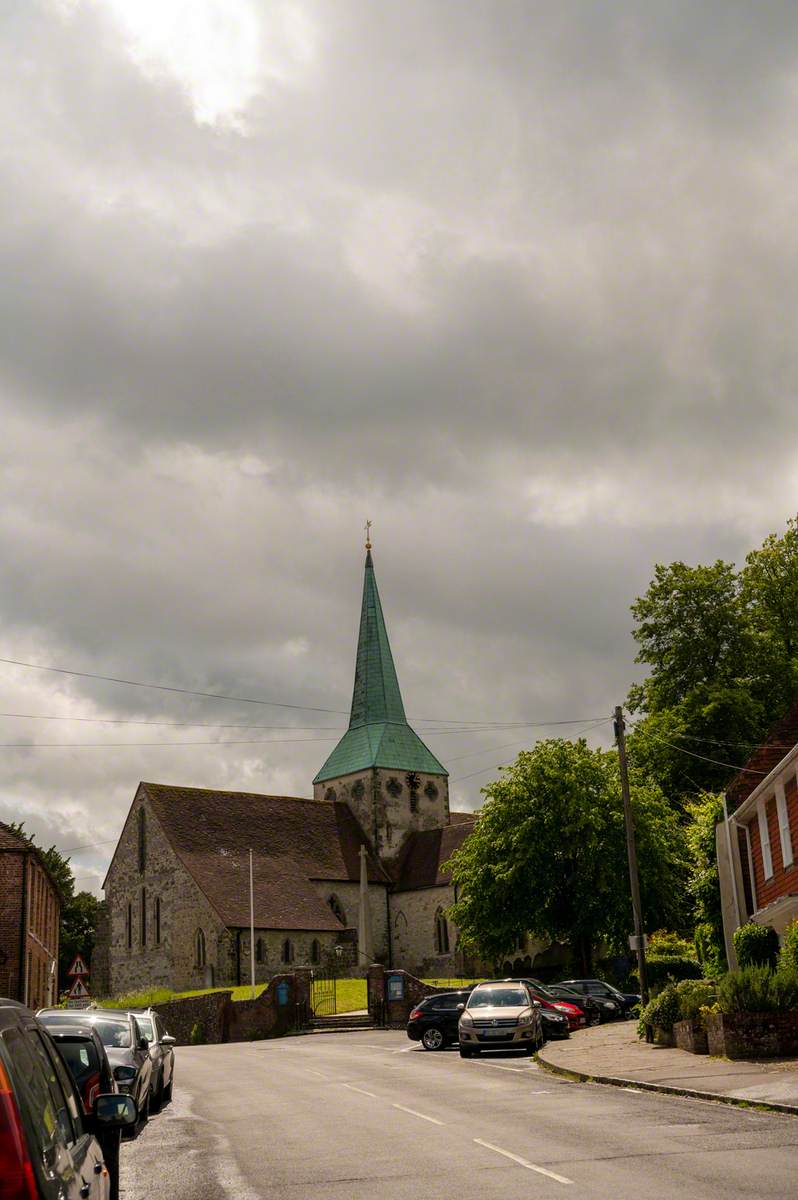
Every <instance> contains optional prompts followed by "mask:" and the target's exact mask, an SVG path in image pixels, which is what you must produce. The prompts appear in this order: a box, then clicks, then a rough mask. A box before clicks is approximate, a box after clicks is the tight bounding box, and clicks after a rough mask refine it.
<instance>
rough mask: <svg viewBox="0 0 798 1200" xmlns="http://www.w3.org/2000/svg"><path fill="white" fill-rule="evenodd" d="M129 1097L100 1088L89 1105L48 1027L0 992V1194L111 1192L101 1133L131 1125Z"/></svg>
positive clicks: (39, 1197) (58, 1198)
mask: <svg viewBox="0 0 798 1200" xmlns="http://www.w3.org/2000/svg"><path fill="white" fill-rule="evenodd" d="M137 1116H138V1113H137V1110H136V1105H135V1102H134V1100H133V1099H132V1097H130V1096H123V1095H121V1094H120V1093H119V1092H115V1093H110V1094H108V1095H105V1094H102V1093H100V1094H98V1095H97V1096H95V1098H94V1103H93V1107H92V1111H91V1113H86V1112H84V1110H83V1105H82V1103H81V1098H80V1093H79V1092H78V1090H77V1088H76V1087H75V1084H74V1082H73V1079H72V1076H71V1075H70V1073H69V1071H68V1070H67V1068H66V1066H65V1064H64V1061H63V1059H62V1057H61V1055H60V1053H59V1051H58V1049H57V1048H56V1045H55V1043H54V1042H53V1040H52V1038H51V1037H50V1035H49V1033H48V1032H47V1030H46V1029H45V1028H44V1027H43V1026H42V1025H41V1024H40V1023H39V1022H38V1021H37V1020H36V1017H35V1016H34V1014H33V1013H32V1012H31V1011H30V1009H27V1008H25V1007H24V1006H23V1005H21V1004H18V1003H17V1002H16V1001H14V1000H3V999H0V1194H2V1196H3V1200H110V1195H111V1176H110V1173H109V1170H108V1165H107V1163H106V1161H105V1159H104V1156H103V1151H102V1148H101V1146H100V1142H99V1140H98V1135H101V1133H103V1132H106V1131H110V1130H119V1129H123V1128H129V1127H131V1126H133V1125H134V1124H135V1122H136V1119H137Z"/></svg>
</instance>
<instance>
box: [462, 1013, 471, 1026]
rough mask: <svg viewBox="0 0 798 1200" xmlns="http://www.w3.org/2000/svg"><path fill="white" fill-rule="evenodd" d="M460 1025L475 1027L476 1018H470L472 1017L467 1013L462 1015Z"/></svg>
mask: <svg viewBox="0 0 798 1200" xmlns="http://www.w3.org/2000/svg"><path fill="white" fill-rule="evenodd" d="M460 1024H461V1025H473V1024H474V1018H473V1017H470V1016H469V1015H468V1013H467V1012H464V1013H461V1015H460Z"/></svg>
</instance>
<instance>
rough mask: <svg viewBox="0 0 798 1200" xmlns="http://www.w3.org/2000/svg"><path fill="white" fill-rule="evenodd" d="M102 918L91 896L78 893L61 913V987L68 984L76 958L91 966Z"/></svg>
mask: <svg viewBox="0 0 798 1200" xmlns="http://www.w3.org/2000/svg"><path fill="white" fill-rule="evenodd" d="M99 916H100V901H99V900H98V899H97V897H96V896H93V895H92V893H91V892H78V893H77V895H75V896H73V898H72V899H71V900H70V902H69V904H67V905H65V906H64V908H63V910H62V912H61V942H60V947H59V953H58V976H59V981H60V986H61V987H62V988H63V987H66V986H67V985H68V983H69V977H68V976H67V971H68V970H69V968H70V966H71V965H72V962H73V960H74V958H75V955H76V954H81V955H83V956H84V958H85V959H86V960H87V962H89V963H90V962H91V956H92V952H93V950H94V943H95V941H96V938H97V922H98V920H99Z"/></svg>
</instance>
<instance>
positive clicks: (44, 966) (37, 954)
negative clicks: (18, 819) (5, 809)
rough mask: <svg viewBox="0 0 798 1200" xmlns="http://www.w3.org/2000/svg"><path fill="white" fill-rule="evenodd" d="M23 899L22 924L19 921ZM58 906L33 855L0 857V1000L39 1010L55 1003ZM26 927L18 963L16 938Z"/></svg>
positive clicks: (22, 853) (5, 853) (16, 853)
mask: <svg viewBox="0 0 798 1200" xmlns="http://www.w3.org/2000/svg"><path fill="white" fill-rule="evenodd" d="M23 893H24V905H25V918H24V920H23V912H22V907H23ZM60 912H61V905H60V899H59V897H58V893H57V892H56V890H55V888H54V887H53V885H52V883H51V882H50V877H49V876H48V874H47V872H46V871H45V869H44V867H43V866H42V865H41V863H40V861H39V859H38V858H37V856H36V854H35V853H33V852H26V851H14V850H4V851H1V852H0V995H2V996H8V997H9V998H10V999H12V1000H22V1001H23V1002H25V1003H27V1004H28V1006H29V1007H30V1008H34V1009H36V1008H43V1007H44V1006H46V1005H47V1004H50V1003H52V1001H53V1000H54V999H55V998H56V993H57V987H58V984H57V980H56V978H55V976H53V974H52V972H51V967H52V964H53V962H55V963H57V962H58V934H59V920H60ZM23 924H24V927H25V942H24V946H23V958H22V961H20V932H21V929H22V926H23Z"/></svg>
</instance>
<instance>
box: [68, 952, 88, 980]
mask: <svg viewBox="0 0 798 1200" xmlns="http://www.w3.org/2000/svg"><path fill="white" fill-rule="evenodd" d="M88 974H89V969H88V967H87V966H86V964H85V962H84V961H83V959H82V958H81V957H80V955H79V954H76V955H75V961H74V962H73V963H72V966H71V967H70V968H69V970H68V971H67V975H88Z"/></svg>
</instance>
